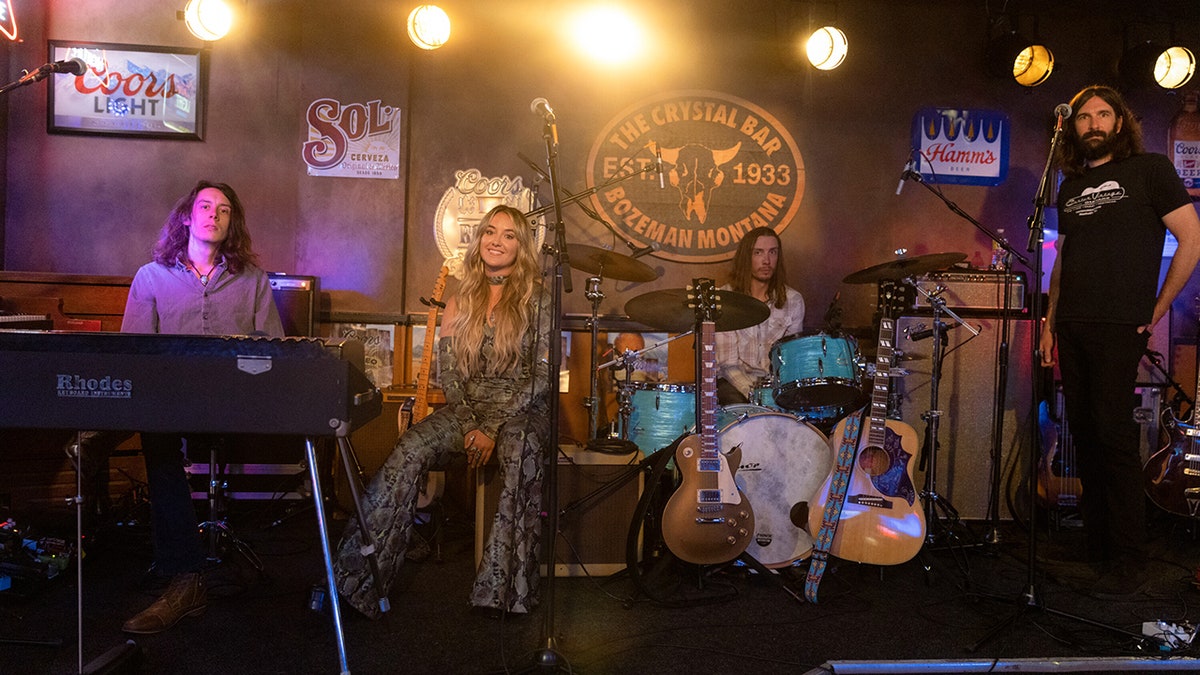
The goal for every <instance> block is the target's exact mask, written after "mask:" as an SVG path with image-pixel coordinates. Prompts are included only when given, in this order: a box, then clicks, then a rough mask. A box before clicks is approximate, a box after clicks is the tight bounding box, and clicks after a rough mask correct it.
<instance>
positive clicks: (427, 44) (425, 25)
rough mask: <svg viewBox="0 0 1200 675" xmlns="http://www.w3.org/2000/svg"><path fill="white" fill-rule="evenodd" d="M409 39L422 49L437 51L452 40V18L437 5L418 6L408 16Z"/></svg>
mask: <svg viewBox="0 0 1200 675" xmlns="http://www.w3.org/2000/svg"><path fill="white" fill-rule="evenodd" d="M408 39H410V40H412V43H413V44H414V45H416V46H418V47H420V48H421V49H437V48H438V47H441V46H442V45H444V44H446V41H447V40H449V39H450V17H449V16H448V15H447V14H446V11H445V10H443V9H442V8H441V7H438V6H437V5H418V6H417V8H416V9H414V10H413V11H412V12H410V13H409V15H408Z"/></svg>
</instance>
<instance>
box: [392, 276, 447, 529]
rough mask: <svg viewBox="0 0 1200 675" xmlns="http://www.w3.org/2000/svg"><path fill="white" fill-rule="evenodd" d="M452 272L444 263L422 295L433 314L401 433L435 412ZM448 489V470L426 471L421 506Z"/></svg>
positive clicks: (428, 322) (424, 505) (402, 415)
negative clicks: (435, 377)
mask: <svg viewBox="0 0 1200 675" xmlns="http://www.w3.org/2000/svg"><path fill="white" fill-rule="evenodd" d="M449 274H450V266H449V265H446V264H443V265H442V269H441V270H440V271H439V272H438V277H437V281H435V282H434V283H433V295H432V296H430V298H429V299H428V300H426V299H425V298H421V302H423V303H425V304H426V305H428V306H429V316H428V318H427V319H426V320H425V349H424V351H422V352H421V369H420V370H418V371H417V393H416V396H415V398H413V399H412V410H411V411H407V412H406V411H405V409H404V407H401V408H400V418H399V419H398V420H397V423H398V424H399V426H400V433H401V434H403V433H404V432H405V431H408V428H409V427H410V426H411V425H413V424H416V423H417V422H420V421H421V420H423V419H425V417H426V416H427V415H429V413H430V412H431V409H430V407H429V371H430V370H431V369H432V365H433V359H434V357H435V355H436V354H435V347H434V344H435V343H436V342H437V322H438V313H439V312H440V311H441V309H442V307H444V306H445V305H444V304H443V303H442V295H443V294H444V293H445V292H446V277H447V276H449ZM445 489H446V473H445V472H444V471H430V472H429V473H427V474H425V480H424V486H423V487H422V488H421V494H420V496H419V497H417V508H418V509H420V508H424V507H426V506H429V504H431V503H432V502H433V500H435V499H437V498H438V497H441V496H442V493H443V491H445Z"/></svg>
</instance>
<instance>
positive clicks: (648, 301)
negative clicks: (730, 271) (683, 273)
mask: <svg viewBox="0 0 1200 675" xmlns="http://www.w3.org/2000/svg"><path fill="white" fill-rule="evenodd" d="M717 298H718V303H719V304H718V309H719V313H718V315H717V320H716V321H715V322H714V324H715V326H714V327H715V328H716V330H718V331H727V330H741V329H743V328H749V327H750V326H755V325H757V324H760V323H762V322H763V321H766V320H767V317H768V316H770V315H771V309H770V308H769V307H767V305H766V303H763V302H761V301H759V300H756V299H754V298H752V297H750V296H749V295H745V294H743V293H735V292H733V291H717ZM688 302H689V299H688V290H687V289H685V288H668V289H666V290H662V291H650V292H649V293H643V294H641V295H639V296H637V297H636V298H633V299H632V300H630V301H629V302H627V303H625V313H626V314H628V315H629V318H631V319H634V320H635V321H640V322H641V323H644V324H646V325H647V326H650V327H652V328H657V329H659V330H665V331H668V332H671V333H682V332H684V331H688V330H691V329H692V328H694V327H695V325H696V310H695V309H694V308H693V307H689V306H688Z"/></svg>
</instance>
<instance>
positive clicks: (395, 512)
mask: <svg viewBox="0 0 1200 675" xmlns="http://www.w3.org/2000/svg"><path fill="white" fill-rule="evenodd" d="M463 268H464V272H463V282H462V284H461V285H460V287H459V290H458V293H457V294H456V295H455V296H454V297H451V298H450V299H449V300H448V301H447V303H446V312H445V316H444V319H443V321H442V333H441V337H440V339H439V340H438V374H439V377H440V379H441V386H442V389H443V391H444V392H445V395H446V405H445V406H444V407H442V408H439V409H437V410H435V411H434V412H432V413H431V414H430V415H429V416H428V417H426V418H425V419H423V420H421V421H420V422H419V423H417V424H416V425H414V426H413V427H412V428H411V429H409V430H408V431H406V432H405V433H404V434H403V435H401V436H400V438H399V439H398V440H397V441H396V447H395V449H393V450H392V453H391V455H390V456H389V457H388V459H387V461H386V462H385V463H384V465H383V467H382V468H381V469H380V470H379V472H378V473H376V474H375V476H374V477H373V478H372V480H371V483H370V485H369V486H368V488H367V491H366V494H365V495H364V507H365V508H366V510H367V518H366V520H367V524H368V526H369V527H370V528H371V531H372V533H373V534H374V536H375V539H376V542H375V545H376V556H377V559H378V564H379V571H380V584H381V587H376V585H375V579H374V577H373V576H372V574H371V569H370V566H369V564H368V563H367V560H366V558H364V556H363V554H362V553H361V551H360V549H361V547H362V538H361V535H360V533H359V528H358V523H357V520H351V522H350V525H349V526H348V527H347V528H346V531H345V533H344V535H343V537H342V541H341V544H340V546H339V550H338V551H337V553H336V561H335V570H334V571H335V578H336V582H337V590H338V593H339V594H340V595H341V597H342V598H343V599H345V600H346V601H348V602H349V603H350V604H351V605H352V606H353V607H354V608H356V609H358V610H359V611H360V612H362V613H363V614H365V615H367V616H369V617H372V618H377V617H378V616H379V615H380V606H379V599H380V598H383V597H386V596H387V594H388V591H389V590H390V588H391V584H392V580H393V579H394V578H395V576H396V574H397V572H398V571H399V569H400V565H401V563H402V562H403V561H404V554H405V551H406V549H407V548H408V542H409V537H410V535H411V532H412V523H413V515H414V511H415V508H416V501H417V497H418V495H419V493H420V491H421V477H422V475H424V474H425V472H427V471H428V470H429V469H431V468H434V467H437V466H439V465H443V464H445V463H446V462H447V461H449V460H450V459H451V457H453V456H454V455H456V454H459V453H465V454H466V458H467V463H468V465H469V466H471V467H474V468H478V467H481V466H483V465H484V464H485V463H486V462H487V461H488V460H489V459H490V458H491V457H492V455H493V454H494V455H495V456H496V458H497V460H498V462H499V465H500V470H499V477H500V479H501V480H502V481H503V487H502V488H501V491H500V502H499V505H498V508H497V511H496V515H495V520H494V521H493V522H492V528H491V534H490V536H489V538H488V541H487V542H486V544H485V547H484V550H483V560H482V562H481V563H480V566H479V569H478V571H477V573H476V577H475V583H474V587H473V588H472V590H471V597H470V602H471V604H472V605H474V606H476V607H481V608H487V609H491V610H495V611H500V612H512V613H525V612H528V611H529V610H530V609H532V608H533V607H534V606H535V605H536V604H537V586H538V579H539V575H538V564H537V551H538V541H539V537H540V534H541V521H540V519H539V509H540V507H541V495H542V469H543V467H542V463H543V457H542V449H543V448H544V447H545V445H546V442H547V440H548V438H549V431H550V430H549V408H548V395H547V392H548V390H549V362H548V353H549V332H550V326H551V321H550V319H551V315H550V313H551V311H552V308H551V305H550V302H549V293H548V292H547V290H546V289H545V287H544V286H543V285H542V284H541V283H540V271H539V267H538V264H537V254H536V245H535V243H534V237H533V232H532V231H531V228H530V226H529V223H528V221H527V220H526V219H525V216H524V215H523V214H522V213H521V212H520V211H519V210H517V209H514V208H512V207H509V206H497V207H496V208H494V209H492V210H491V211H489V212H488V213H487V214H486V215H485V216H484V217H483V219H482V220H481V221H480V223H479V226H478V230H477V231H476V236H475V237H473V238H472V240H471V243H470V244H469V245H468V247H467V251H466V255H465V259H464V262H463Z"/></svg>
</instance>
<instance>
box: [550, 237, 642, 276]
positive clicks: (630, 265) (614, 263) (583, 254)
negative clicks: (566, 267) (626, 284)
mask: <svg viewBox="0 0 1200 675" xmlns="http://www.w3.org/2000/svg"><path fill="white" fill-rule="evenodd" d="M567 252H568V253H569V254H570V256H571V267H574V268H575V269H577V270H580V271H583V272H587V273H588V274H594V275H596V276H597V277H600V278H608V279H620V280H621V281H635V282H642V281H654V280H655V279H657V278H658V272H656V271H654V268H653V267H650V266H649V265H647V264H646V263H644V262H642V261H641V260H637V259H635V258H634V257H632V256H627V255H623V254H621V253H617V252H616V251H610V250H608V249H606V248H597V247H595V246H588V245H586V244H567Z"/></svg>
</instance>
